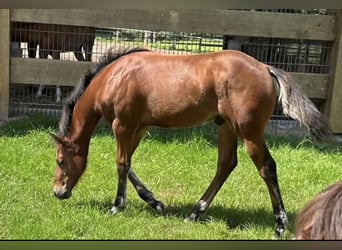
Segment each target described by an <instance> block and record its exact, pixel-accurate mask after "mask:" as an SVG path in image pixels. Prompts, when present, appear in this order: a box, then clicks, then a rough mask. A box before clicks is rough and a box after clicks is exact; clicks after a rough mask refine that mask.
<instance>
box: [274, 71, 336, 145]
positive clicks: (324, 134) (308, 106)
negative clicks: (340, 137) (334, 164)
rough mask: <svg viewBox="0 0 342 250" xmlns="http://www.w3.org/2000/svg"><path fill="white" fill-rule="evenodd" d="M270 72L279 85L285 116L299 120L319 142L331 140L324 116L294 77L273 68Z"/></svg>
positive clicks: (280, 100)
mask: <svg viewBox="0 0 342 250" xmlns="http://www.w3.org/2000/svg"><path fill="white" fill-rule="evenodd" d="M268 70H269V72H270V74H271V75H272V76H273V77H274V78H275V79H276V80H277V82H278V84H279V102H280V103H281V106H282V108H283V112H284V114H285V115H286V116H290V117H291V118H293V119H295V120H297V121H298V122H299V123H300V124H301V125H302V126H303V127H305V128H306V129H307V130H308V131H309V133H310V134H311V135H312V136H313V137H314V138H315V139H316V140H317V141H325V140H330V139H331V133H330V131H329V128H328V126H327V125H326V123H325V122H324V120H323V117H322V114H321V113H320V112H319V111H318V109H317V108H316V107H315V105H314V104H313V103H312V102H311V101H310V99H309V98H308V97H307V96H306V95H305V94H304V91H303V90H302V89H301V87H300V85H299V84H298V83H297V82H296V81H295V80H294V79H293V77H292V76H291V75H290V74H289V73H287V72H285V71H283V70H281V69H277V68H274V67H271V66H268Z"/></svg>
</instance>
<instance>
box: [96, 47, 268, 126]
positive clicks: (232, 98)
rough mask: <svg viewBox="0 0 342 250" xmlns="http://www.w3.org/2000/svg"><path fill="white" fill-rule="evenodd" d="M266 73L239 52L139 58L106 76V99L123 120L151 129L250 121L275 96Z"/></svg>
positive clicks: (143, 54)
mask: <svg viewBox="0 0 342 250" xmlns="http://www.w3.org/2000/svg"><path fill="white" fill-rule="evenodd" d="M265 72H267V70H266V67H265V65H264V64H262V63H260V62H258V61H257V60H255V59H254V58H252V57H250V56H248V55H246V54H244V53H242V52H238V51H221V52H215V53H209V54H199V55H163V54H160V53H155V52H150V51H148V52H138V53H132V54H129V55H126V56H123V57H121V58H119V59H118V60H117V61H114V62H113V63H112V64H110V65H109V66H108V67H107V68H106V69H105V70H103V71H102V72H101V75H102V76H100V78H101V80H100V81H99V82H105V86H104V89H103V91H102V92H103V94H101V95H100V96H101V98H103V102H104V103H106V104H108V103H111V105H112V107H113V108H114V110H115V112H114V113H115V116H116V117H121V119H124V120H127V119H131V118H130V117H133V116H134V117H136V119H139V120H140V122H142V123H144V124H146V125H157V126H172V127H187V126H193V125H197V124H201V123H203V122H205V121H208V120H211V119H214V118H215V117H216V116H218V115H220V116H221V115H222V116H223V117H225V119H230V120H234V119H235V118H236V119H238V118H239V116H241V117H246V116H245V113H246V112H250V111H251V109H259V108H258V107H257V105H258V103H259V102H260V103H262V105H263V106H264V105H266V104H267V103H268V101H267V100H268V99H269V98H267V100H261V99H262V98H265V97H269V96H270V95H272V94H273V92H272V91H270V90H267V89H266V88H265V86H268V85H269V84H270V83H267V82H266V83H265V81H269V79H270V76H269V74H268V75H265ZM99 88H101V87H99ZM99 88H97V89H98V90H99ZM253 101H254V102H253ZM252 102H253V103H252ZM256 104H257V105H256ZM272 108H273V107H272ZM234 113H235V115H236V116H237V117H235V118H233V114H234ZM240 113H241V115H240ZM238 122H239V121H238Z"/></svg>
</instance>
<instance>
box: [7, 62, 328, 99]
mask: <svg viewBox="0 0 342 250" xmlns="http://www.w3.org/2000/svg"><path fill="white" fill-rule="evenodd" d="M90 65H91V63H89V62H73V61H63V60H46V59H24V58H15V57H13V58H11V74H10V77H11V78H10V82H11V83H25V84H46V85H61V86H75V85H76V84H77V83H78V82H79V80H80V78H81V77H82V76H83V75H84V74H85V73H86V71H87V69H88V68H89V66H90ZM292 75H293V77H294V78H295V79H296V80H297V81H298V83H299V84H300V85H301V86H302V88H303V90H304V92H305V93H306V94H307V95H308V96H309V97H310V98H319V99H325V98H327V89H328V79H329V75H327V74H307V73H292Z"/></svg>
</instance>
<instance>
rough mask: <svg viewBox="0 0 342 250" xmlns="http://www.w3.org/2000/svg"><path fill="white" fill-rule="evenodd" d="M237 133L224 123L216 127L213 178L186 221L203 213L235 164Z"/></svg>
mask: <svg viewBox="0 0 342 250" xmlns="http://www.w3.org/2000/svg"><path fill="white" fill-rule="evenodd" d="M236 150H237V135H236V134H234V133H233V131H232V130H231V129H230V128H229V127H228V125H227V124H226V123H224V124H223V125H221V126H219V127H218V163H217V170H216V174H215V177H214V179H213V180H212V182H211V184H210V185H209V187H208V189H207V191H206V192H205V193H204V195H203V196H202V198H201V199H200V200H199V202H198V203H197V205H196V207H195V209H194V210H193V212H192V213H191V214H190V216H189V217H188V218H187V219H186V221H196V220H198V218H199V217H200V215H201V214H203V213H205V212H206V210H207V208H208V207H209V205H210V203H211V202H212V200H213V199H214V197H215V195H216V193H217V192H218V191H219V189H220V188H221V186H222V185H223V183H224V182H225V181H226V179H227V178H228V176H229V174H230V173H231V172H232V171H233V170H234V168H235V167H236V165H237V152H236Z"/></svg>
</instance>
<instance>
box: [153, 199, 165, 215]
mask: <svg viewBox="0 0 342 250" xmlns="http://www.w3.org/2000/svg"><path fill="white" fill-rule="evenodd" d="M153 209H154V210H155V211H156V212H157V213H158V214H160V215H165V205H164V204H163V203H162V202H161V201H158V203H157V205H155V206H154V207H153Z"/></svg>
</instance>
